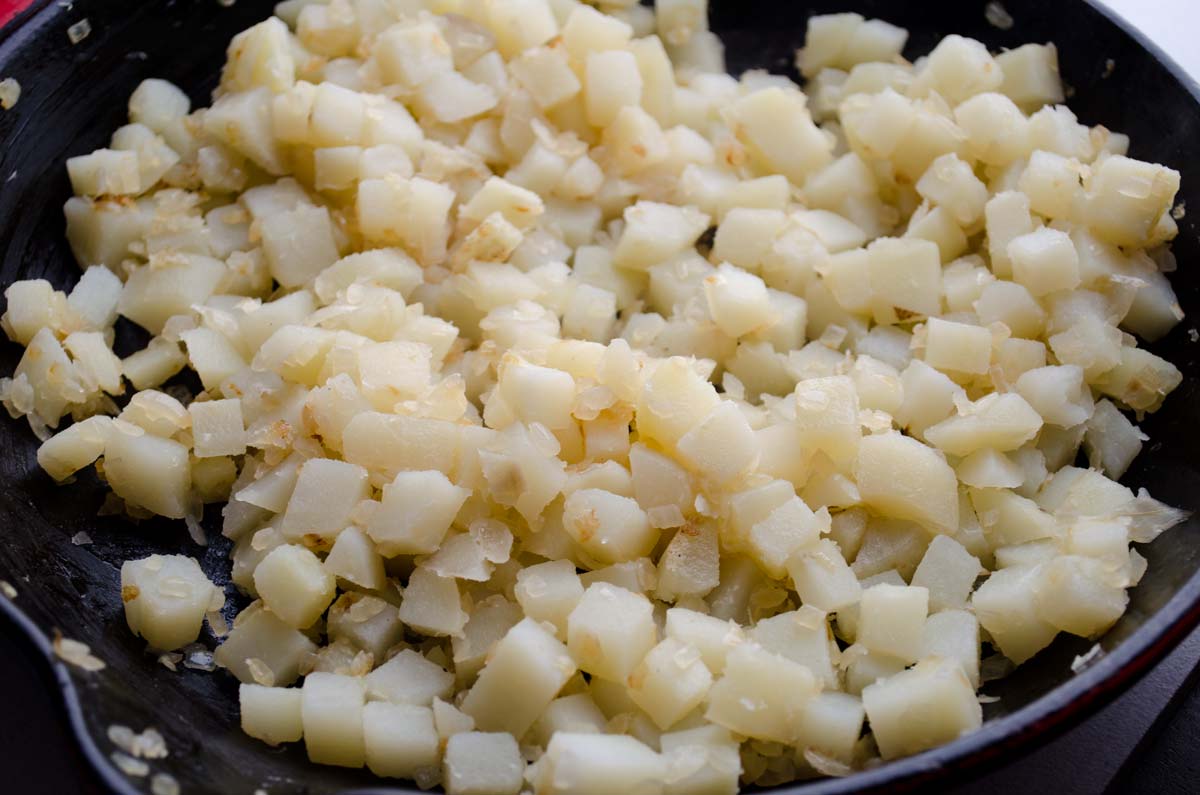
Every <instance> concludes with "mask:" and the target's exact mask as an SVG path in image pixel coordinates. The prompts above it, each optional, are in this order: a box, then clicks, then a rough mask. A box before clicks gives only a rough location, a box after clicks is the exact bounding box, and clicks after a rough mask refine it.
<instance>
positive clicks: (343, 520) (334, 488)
mask: <svg viewBox="0 0 1200 795" xmlns="http://www.w3.org/2000/svg"><path fill="white" fill-rule="evenodd" d="M369 493H370V486H369V484H368V482H367V471H366V470H365V469H363V468H362V467H360V466H357V465H356V464H347V463H346V462H344V461H338V460H335V459H330V458H312V459H309V460H308V461H306V462H304V465H303V466H301V467H300V473H299V477H298V478H297V480H296V487H295V489H293V491H292V496H291V499H289V500H288V504H287V510H286V512H285V513H284V515H283V522H282V524H281V525H280V530H281V531H282V532H283V534H284V535H285V536H287V537H288V538H289V539H300V538H303V537H305V536H309V535H315V536H317V537H319V538H322V539H326V540H332V539H334V538H336V537H337V534H338V533H340V532H341V531H342V530H343V529H344V528H345V527H347V526H348V525H349V524H350V514H351V513H352V512H353V511H354V509H355V507H356V506H357V505H358V504H359V503H360V502H362V501H363V500H364V499H366V498H367V496H368V495H369Z"/></svg>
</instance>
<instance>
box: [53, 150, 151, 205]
mask: <svg viewBox="0 0 1200 795" xmlns="http://www.w3.org/2000/svg"><path fill="white" fill-rule="evenodd" d="M67 174H68V175H69V176H70V178H71V189H72V190H73V191H75V195H76V196H129V195H136V194H138V193H141V192H142V190H143V188H142V182H141V178H140V177H139V175H138V156H137V153H136V152H129V151H119V150H116V149H97V150H96V151H94V152H92V153H91V154H87V155H78V156H77V157H71V158H68V159H67ZM149 187H151V186H150V185H147V186H146V188H149Z"/></svg>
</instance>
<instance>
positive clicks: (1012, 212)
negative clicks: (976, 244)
mask: <svg viewBox="0 0 1200 795" xmlns="http://www.w3.org/2000/svg"><path fill="white" fill-rule="evenodd" d="M983 214H984V220H985V225H986V229H987V237H988V259H989V260H991V264H992V273H994V274H996V275H997V276H999V277H1001V278H1009V277H1011V276H1012V259H1011V258H1010V257H1009V256H1008V244H1009V243H1011V242H1012V241H1014V240H1016V239H1017V238H1019V237H1021V236H1023V235H1027V234H1029V233H1031V232H1033V230H1034V225H1033V217H1032V216H1031V215H1030V214H1029V197H1028V196H1026V195H1025V194H1024V193H1021V192H1019V191H1015V190H1013V191H1002V192H1000V193H997V194H996V195H995V196H993V197H992V198H990V199H988V203H987V205H986V206H985V207H984V208H983Z"/></svg>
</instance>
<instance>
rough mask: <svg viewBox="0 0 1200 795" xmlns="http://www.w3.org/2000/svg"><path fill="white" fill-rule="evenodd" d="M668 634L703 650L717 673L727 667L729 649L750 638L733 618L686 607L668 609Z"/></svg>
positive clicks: (709, 663)
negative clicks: (714, 615) (724, 619)
mask: <svg viewBox="0 0 1200 795" xmlns="http://www.w3.org/2000/svg"><path fill="white" fill-rule="evenodd" d="M665 631H666V635H667V637H669V638H674V639H675V640H677V641H679V642H680V643H683V644H685V645H688V646H692V647H694V648H696V649H697V650H699V652H700V657H701V659H703V660H704V664H705V665H706V666H708V670H710V671H712V672H713V673H714V674H720V673H721V672H723V671H724V670H725V661H726V658H727V657H728V655H729V652H730V651H731V650H732V649H733V648H735V647H736V646H738V645H740V644H741V643H743V642H744V641H745V639H746V636H745V633H743V632H742V629H741V627H739V626H738V625H737V624H736V623H735V622H733V621H722V620H721V619H719V618H715V617H713V616H709V615H705V614H704V613H697V612H696V611H694V610H688V609H686V608H683V607H672V608H670V609H668V610H667V621H666V630H665Z"/></svg>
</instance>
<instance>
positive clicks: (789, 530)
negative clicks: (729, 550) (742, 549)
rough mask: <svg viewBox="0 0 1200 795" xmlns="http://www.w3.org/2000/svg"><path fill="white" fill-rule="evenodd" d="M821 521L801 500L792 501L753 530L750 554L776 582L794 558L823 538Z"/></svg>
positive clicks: (760, 522) (795, 498) (797, 498)
mask: <svg viewBox="0 0 1200 795" xmlns="http://www.w3.org/2000/svg"><path fill="white" fill-rule="evenodd" d="M822 524H823V523H822V521H821V519H820V518H819V517H818V516H817V515H816V514H814V513H813V512H812V510H811V509H810V508H809V507H808V506H807V505H805V504H804V501H803V500H801V499H800V498H799V497H791V498H790V499H788V500H787V501H786V502H784V503H783V504H782V505H780V506H779V507H777V508H775V509H774V510H773V511H771V512H770V513H769V514H768V515H767V516H765V517H764V518H763V519H762V520H761V521H759V522H756V523H755V524H754V525H753V526H752V527H751V528H750V533H749V536H748V538H747V542H748V546H749V554H750V556H751V557H752V558H754V560H755V561H756V562H757V563H758V564H759V565H760V566H762V568H763V570H764V571H765V572H767V574H768V575H770V576H771V577H774V578H776V579H778V578H781V577H783V576H784V575H785V574H786V569H785V568H784V567H785V565H786V564H787V562H788V560H789V558H791V557H792V555H793V554H796V553H797V552H800V551H801V550H805V549H807V548H809V547H811V546H812V545H813V544H814V543H816V541H817V539H818V538H819V537H820V534H821V530H822Z"/></svg>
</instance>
